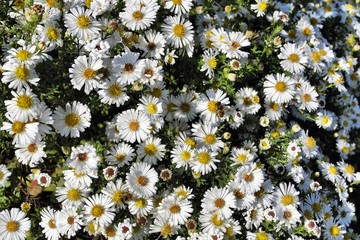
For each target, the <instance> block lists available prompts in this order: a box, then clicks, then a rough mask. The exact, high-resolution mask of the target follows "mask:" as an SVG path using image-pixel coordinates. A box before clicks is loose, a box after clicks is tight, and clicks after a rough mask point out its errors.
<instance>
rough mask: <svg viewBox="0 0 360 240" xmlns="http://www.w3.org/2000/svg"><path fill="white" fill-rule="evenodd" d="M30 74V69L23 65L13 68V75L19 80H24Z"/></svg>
mask: <svg viewBox="0 0 360 240" xmlns="http://www.w3.org/2000/svg"><path fill="white" fill-rule="evenodd" d="M29 76H30V71H29V69H27V68H26V67H25V66H18V67H16V69H15V77H16V78H17V79H19V80H21V81H26V80H27V79H28V78H29Z"/></svg>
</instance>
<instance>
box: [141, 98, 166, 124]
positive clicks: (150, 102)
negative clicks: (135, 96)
mask: <svg viewBox="0 0 360 240" xmlns="http://www.w3.org/2000/svg"><path fill="white" fill-rule="evenodd" d="M140 102H141V103H139V105H138V110H139V111H141V112H143V113H145V114H146V115H148V116H149V117H150V119H151V120H156V119H158V118H159V117H161V114H162V112H163V108H162V101H161V100H160V99H159V98H156V97H153V96H143V97H142V98H141V99H140Z"/></svg>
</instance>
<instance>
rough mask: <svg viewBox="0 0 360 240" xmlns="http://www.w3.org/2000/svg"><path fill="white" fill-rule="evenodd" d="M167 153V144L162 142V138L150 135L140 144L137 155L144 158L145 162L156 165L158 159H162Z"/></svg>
mask: <svg viewBox="0 0 360 240" xmlns="http://www.w3.org/2000/svg"><path fill="white" fill-rule="evenodd" d="M164 154H165V145H164V144H161V139H160V138H156V137H150V138H148V139H146V140H145V141H144V142H142V143H140V144H139V147H138V150H137V156H138V157H139V158H141V159H142V158H143V159H144V162H147V163H149V164H151V165H155V164H156V163H157V162H158V161H162V159H163V157H164Z"/></svg>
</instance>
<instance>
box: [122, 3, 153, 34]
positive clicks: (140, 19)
mask: <svg viewBox="0 0 360 240" xmlns="http://www.w3.org/2000/svg"><path fill="white" fill-rule="evenodd" d="M155 6H157V7H153V6H143V5H142V4H136V3H135V4H132V5H127V6H126V7H125V9H124V12H121V13H120V14H119V17H120V19H121V21H122V23H123V24H124V25H125V26H126V27H127V28H129V29H131V30H133V31H136V30H144V29H147V28H149V27H150V26H151V25H152V24H153V22H154V21H155V19H156V14H157V10H158V8H159V6H158V5H155Z"/></svg>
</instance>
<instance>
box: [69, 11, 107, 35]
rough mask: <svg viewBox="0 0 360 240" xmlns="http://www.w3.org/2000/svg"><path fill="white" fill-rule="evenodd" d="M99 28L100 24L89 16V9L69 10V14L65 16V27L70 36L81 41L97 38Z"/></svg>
mask: <svg viewBox="0 0 360 240" xmlns="http://www.w3.org/2000/svg"><path fill="white" fill-rule="evenodd" d="M100 26H101V24H100V23H99V22H97V21H96V20H95V19H94V18H93V17H92V16H91V10H90V9H86V10H85V9H84V8H82V7H77V8H71V9H70V13H67V14H65V27H66V28H67V30H68V31H69V33H70V34H71V35H72V36H75V37H77V38H79V39H81V40H83V41H87V40H89V39H94V38H96V37H97V36H99V32H100Z"/></svg>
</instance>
